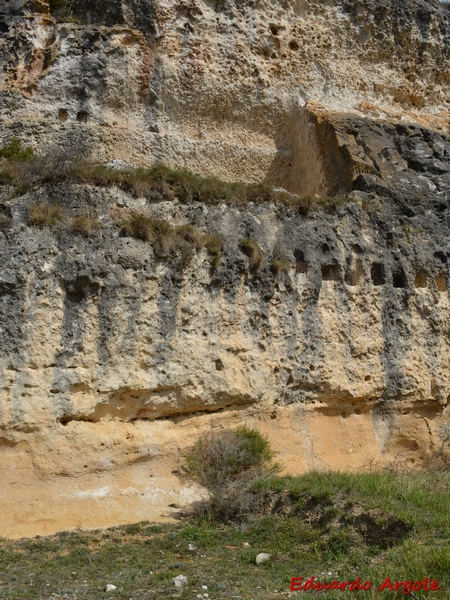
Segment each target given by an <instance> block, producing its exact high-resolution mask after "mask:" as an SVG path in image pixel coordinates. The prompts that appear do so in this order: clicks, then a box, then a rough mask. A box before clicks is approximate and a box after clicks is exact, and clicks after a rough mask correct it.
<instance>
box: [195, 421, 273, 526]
mask: <svg viewBox="0 0 450 600" xmlns="http://www.w3.org/2000/svg"><path fill="white" fill-rule="evenodd" d="M185 459H186V465H185V472H186V474H187V475H188V476H190V477H191V478H192V479H194V480H195V481H197V482H199V483H200V484H201V485H203V486H204V487H206V488H207V489H208V490H209V491H210V496H209V498H208V499H207V500H204V501H202V502H199V503H196V504H194V505H193V507H192V511H193V514H194V515H197V516H208V517H209V518H211V519H213V520H218V521H223V522H227V521H230V522H231V521H233V522H236V521H245V520H247V519H249V518H250V517H251V516H254V515H255V513H257V512H258V510H259V509H261V508H262V506H263V501H264V492H263V490H262V489H256V486H255V484H256V482H257V481H258V480H260V479H261V478H264V477H271V476H273V475H274V474H275V473H276V472H277V471H278V469H279V467H278V465H277V464H275V463H273V453H272V451H271V449H270V445H269V442H268V440H267V438H265V437H264V436H263V435H262V434H261V433H260V432H259V431H257V430H256V429H250V428H247V427H240V428H239V429H236V430H224V431H221V432H219V433H216V432H212V433H210V434H209V435H207V436H205V437H204V438H202V439H200V440H198V441H197V442H196V443H195V444H194V446H193V447H192V448H191V449H190V450H189V451H188V452H187V453H186V455H185Z"/></svg>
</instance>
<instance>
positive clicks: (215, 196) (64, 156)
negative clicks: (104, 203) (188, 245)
mask: <svg viewBox="0 0 450 600" xmlns="http://www.w3.org/2000/svg"><path fill="white" fill-rule="evenodd" d="M2 152H3V153H4V154H3V155H2V154H1V153H2ZM79 155H80V152H79V151H78V149H75V148H73V147H72V148H68V149H66V150H63V149H61V148H57V147H55V148H50V149H49V150H48V151H47V152H46V153H44V154H43V155H40V156H36V155H34V153H33V151H32V149H31V148H26V149H23V150H22V149H21V146H20V142H19V141H18V140H13V141H12V142H11V144H9V145H8V146H5V147H4V148H2V149H0V156H3V158H4V160H3V162H2V163H0V183H8V184H11V185H13V186H14V187H15V188H16V195H19V194H23V193H26V192H28V191H31V190H33V189H37V188H39V187H40V186H42V185H44V184H49V183H67V184H87V185H93V186H98V187H112V186H117V187H118V188H120V189H122V190H124V191H125V192H127V193H129V194H131V195H132V196H134V197H141V198H142V197H144V198H146V199H147V200H148V202H161V201H163V200H165V201H167V200H169V201H171V200H178V201H180V202H183V203H185V204H188V203H191V202H203V203H205V204H207V205H216V204H219V203H226V204H229V205H233V206H240V205H248V204H249V203H251V202H253V203H262V202H271V203H273V204H275V205H277V206H284V207H286V208H290V209H292V210H295V211H297V212H299V213H301V214H307V213H308V212H310V211H311V210H318V209H324V210H336V209H337V208H339V207H340V206H342V205H343V204H345V203H346V202H347V201H348V199H347V198H319V197H317V196H314V197H300V196H296V195H294V194H290V193H288V192H284V191H282V190H275V189H274V188H273V187H272V186H270V185H267V184H264V183H259V184H245V183H240V182H226V181H222V180H220V179H218V178H217V177H211V176H209V177H202V176H200V175H197V174H195V173H192V172H191V171H189V170H188V169H184V168H183V169H179V168H171V167H168V166H166V165H157V166H155V167H152V168H149V169H143V168H130V169H124V170H118V169H112V168H109V167H106V166H105V165H99V164H95V163H93V162H92V161H89V160H85V159H80V158H79Z"/></svg>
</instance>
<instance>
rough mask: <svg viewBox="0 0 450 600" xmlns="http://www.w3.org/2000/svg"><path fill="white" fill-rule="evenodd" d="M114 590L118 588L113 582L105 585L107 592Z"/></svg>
mask: <svg viewBox="0 0 450 600" xmlns="http://www.w3.org/2000/svg"><path fill="white" fill-rule="evenodd" d="M114 590H117V588H116V586H115V585H113V584H112V583H108V585H107V586H106V587H105V592H114Z"/></svg>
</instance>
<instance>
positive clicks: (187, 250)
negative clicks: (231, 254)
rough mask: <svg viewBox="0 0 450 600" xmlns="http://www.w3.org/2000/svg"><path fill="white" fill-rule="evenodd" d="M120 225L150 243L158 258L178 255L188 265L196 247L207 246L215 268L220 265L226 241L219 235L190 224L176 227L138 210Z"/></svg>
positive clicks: (126, 231) (128, 232)
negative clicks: (200, 230)
mask: <svg viewBox="0 0 450 600" xmlns="http://www.w3.org/2000/svg"><path fill="white" fill-rule="evenodd" d="M118 225H119V227H120V231H121V234H122V235H123V236H126V237H134V238H136V239H139V240H143V241H144V242H150V243H151V244H152V246H153V249H154V252H155V255H156V256H157V257H158V258H169V257H170V256H175V255H178V256H180V258H181V263H182V265H183V266H186V265H187V264H188V263H189V262H190V260H191V258H192V255H193V253H194V251H195V250H200V249H201V248H206V250H207V251H208V252H209V254H210V255H211V256H212V259H213V267H217V266H218V264H219V261H220V257H221V255H222V251H223V240H222V239H221V238H220V237H219V236H212V235H208V234H206V235H204V234H201V233H200V232H198V231H197V230H196V229H195V228H194V227H191V226H190V225H180V226H173V225H170V224H169V223H167V222H166V221H161V220H159V219H152V218H151V217H147V216H146V215H143V214H139V213H135V214H133V215H132V216H131V217H130V218H129V219H127V220H126V221H123V222H122V223H119V224H118Z"/></svg>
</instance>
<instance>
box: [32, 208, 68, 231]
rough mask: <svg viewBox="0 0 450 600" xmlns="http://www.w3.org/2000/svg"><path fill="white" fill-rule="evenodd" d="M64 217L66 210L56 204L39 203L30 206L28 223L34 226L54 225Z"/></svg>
mask: <svg viewBox="0 0 450 600" xmlns="http://www.w3.org/2000/svg"><path fill="white" fill-rule="evenodd" d="M63 218H64V212H63V210H62V208H61V207H60V206H58V205H56V204H45V203H37V204H30V206H29V207H28V214H27V223H28V224H29V225H33V226H34V227H54V226H55V225H56V224H57V223H59V222H60V221H62V220H63Z"/></svg>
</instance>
